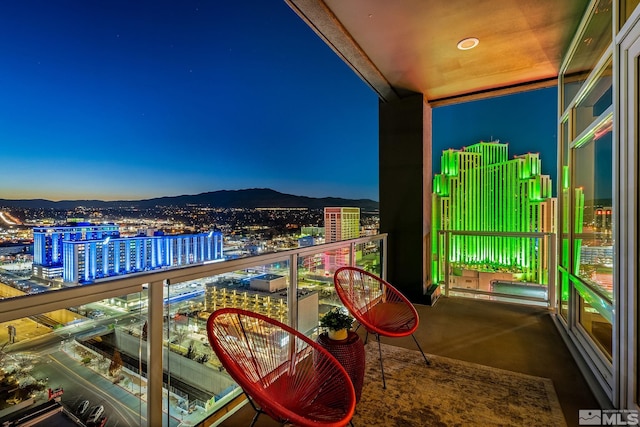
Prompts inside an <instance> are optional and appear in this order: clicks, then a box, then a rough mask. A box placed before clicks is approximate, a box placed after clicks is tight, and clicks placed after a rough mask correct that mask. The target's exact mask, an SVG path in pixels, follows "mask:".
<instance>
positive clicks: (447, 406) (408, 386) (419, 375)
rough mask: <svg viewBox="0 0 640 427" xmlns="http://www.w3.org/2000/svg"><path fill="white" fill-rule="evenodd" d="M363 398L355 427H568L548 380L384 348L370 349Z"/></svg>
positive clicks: (374, 346) (370, 346)
mask: <svg viewBox="0 0 640 427" xmlns="http://www.w3.org/2000/svg"><path fill="white" fill-rule="evenodd" d="M365 352H366V361H367V362H366V369H365V379H364V387H363V389H362V397H361V399H360V402H359V403H358V405H357V406H356V413H355V416H354V417H353V424H354V425H355V426H356V427H360V426H367V427H372V426H383V427H395V426H397V427H400V426H402V427H410V426H420V427H422V426H447V427H449V426H483V427H484V426H566V425H567V424H566V421H565V419H564V415H563V414H562V409H561V408H560V403H559V402H558V397H557V395H556V392H555V389H554V387H553V382H552V381H551V380H550V379H548V378H541V377H534V376H530V375H525V374H520V373H517V372H511V371H505V370H502V369H496V368H491V367H488V366H483V365H477V364H474V363H468V362H464V361H460V360H454V359H449V358H446V357H440V356H433V355H429V356H428V357H429V359H430V360H431V365H430V366H426V364H425V363H424V359H422V355H421V354H420V352H418V351H411V350H407V349H404V348H399V347H394V346H390V345H385V344H382V357H383V360H384V372H385V377H386V380H387V388H386V390H385V389H383V388H382V376H381V374H380V363H379V360H378V344H377V342H375V341H370V342H369V343H368V344H367V345H366V346H365Z"/></svg>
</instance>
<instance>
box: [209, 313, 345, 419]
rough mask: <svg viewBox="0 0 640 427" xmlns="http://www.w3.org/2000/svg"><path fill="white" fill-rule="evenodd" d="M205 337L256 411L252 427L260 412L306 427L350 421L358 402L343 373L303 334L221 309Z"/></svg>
mask: <svg viewBox="0 0 640 427" xmlns="http://www.w3.org/2000/svg"><path fill="white" fill-rule="evenodd" d="M207 335H208V337H209V342H210V344H211V347H212V348H213V350H214V351H215V353H216V355H217V356H218V359H219V360H220V363H221V364H222V366H224V368H225V369H226V370H227V372H228V373H229V375H230V376H231V378H233V380H234V381H236V382H237V383H238V385H239V386H240V387H242V390H243V391H244V392H245V394H246V395H247V396H248V397H249V402H251V404H252V405H253V406H254V408H255V409H256V411H257V413H256V417H254V419H253V423H255V421H256V419H257V417H258V415H259V414H260V413H263V412H264V413H266V414H268V415H269V416H271V417H272V418H274V419H275V420H277V421H280V422H283V423H292V424H294V425H296V426H309V427H312V426H316V427H320V426H324V427H342V426H344V425H346V424H348V423H349V421H350V420H351V418H352V417H353V413H354V410H355V404H356V402H355V399H356V396H355V390H354V388H353V384H352V383H351V380H350V378H349V376H348V375H347V372H346V371H345V369H344V368H343V367H342V366H341V365H340V363H339V362H338V361H337V360H336V359H335V358H334V357H333V356H332V355H331V354H330V353H329V352H328V351H327V350H325V349H324V348H322V347H321V346H320V345H318V344H317V343H316V342H315V341H312V340H311V339H309V338H308V337H307V336H305V335H304V334H302V333H300V332H298V331H296V330H295V329H292V328H290V327H289V326H287V325H285V324H283V323H281V322H278V321H277V320H274V319H270V318H268V317H266V316H263V315H261V314H258V313H253V312H250V311H246V310H241V309H237V308H224V309H221V310H217V311H215V312H213V313H212V314H211V316H209V320H208V321H207ZM254 402H255V403H254ZM255 404H257V406H258V407H256V406H255ZM253 423H252V425H253Z"/></svg>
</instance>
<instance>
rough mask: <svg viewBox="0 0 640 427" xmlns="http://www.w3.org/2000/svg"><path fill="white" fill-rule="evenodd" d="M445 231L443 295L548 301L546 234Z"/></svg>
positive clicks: (549, 240) (548, 241) (547, 239)
mask: <svg viewBox="0 0 640 427" xmlns="http://www.w3.org/2000/svg"><path fill="white" fill-rule="evenodd" d="M505 234H506V233H488V232H484V233H481V232H478V233H477V234H474V232H446V233H443V235H444V236H445V242H444V243H443V244H442V245H441V246H442V248H445V250H444V251H442V252H440V253H442V257H443V258H444V259H440V260H436V263H435V264H437V265H439V266H442V267H441V268H444V271H442V273H441V274H443V275H444V276H445V277H446V284H447V286H448V292H449V294H450V295H453V296H473V297H475V298H481V299H490V300H496V301H500V300H510V301H520V302H525V303H530V304H537V305H545V306H546V305H547V304H548V303H549V292H548V284H549V268H550V267H551V265H552V264H551V263H550V261H551V260H550V259H549V257H550V245H551V237H552V235H551V234H540V233H511V235H505Z"/></svg>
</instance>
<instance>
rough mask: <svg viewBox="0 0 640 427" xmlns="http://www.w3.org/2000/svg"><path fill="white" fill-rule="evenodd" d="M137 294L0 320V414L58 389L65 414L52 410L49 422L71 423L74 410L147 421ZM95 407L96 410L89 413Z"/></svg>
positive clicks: (142, 314)
mask: <svg viewBox="0 0 640 427" xmlns="http://www.w3.org/2000/svg"><path fill="white" fill-rule="evenodd" d="M144 298H145V295H143V294H142V293H133V294H129V295H123V296H120V297H116V298H110V299H108V300H102V301H97V302H94V303H89V304H85V305H82V306H79V307H67V308H66V309H60V310H56V311H53V312H48V313H41V314H38V315H35V316H31V317H28V318H20V319H15V320H12V321H9V322H6V323H5V324H2V325H0V341H1V342H5V343H7V345H5V346H3V347H2V351H1V352H0V354H1V357H0V419H1V420H3V421H10V420H11V419H12V418H13V417H14V416H17V414H19V412H17V411H18V410H19V408H23V409H22V410H23V411H27V412H29V411H33V410H34V409H35V408H36V407H37V406H38V405H40V404H42V403H44V402H47V401H48V400H49V399H50V398H54V397H59V399H60V400H59V403H60V404H61V405H62V407H63V408H64V409H65V410H66V411H67V413H68V414H72V415H68V414H65V413H59V414H56V415H55V416H53V417H51V418H48V419H47V421H46V422H47V423H49V424H50V425H70V423H71V422H72V421H71V420H72V419H73V418H74V417H75V418H77V419H79V420H80V421H81V422H83V423H85V424H90V423H92V422H94V421H99V420H101V419H103V418H107V420H108V422H109V425H140V426H142V425H146V411H147V408H146V403H145V401H146V372H145V371H146V369H145V365H144V364H143V363H141V361H140V360H139V357H138V355H139V354H140V352H141V349H142V347H141V345H142V344H141V341H140V336H141V332H142V325H143V324H144V321H145V319H146V311H145V310H144V309H143V308H142V305H141V304H139V303H136V302H139V301H140V300H142V299H144ZM123 337H124V339H123ZM85 402H86V403H85ZM97 407H102V410H96V408H97ZM94 410H95V411H96V413H97V412H98V411H101V414H100V415H97V416H95V417H91V414H92V413H94ZM58 417H59V418H58ZM177 424H178V423H177V421H174V422H172V423H167V424H165V425H167V426H169V425H171V426H175V425H177Z"/></svg>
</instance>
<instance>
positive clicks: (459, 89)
mask: <svg viewBox="0 0 640 427" xmlns="http://www.w3.org/2000/svg"><path fill="white" fill-rule="evenodd" d="M285 1H286V2H287V3H288V4H289V5H290V6H291V7H292V8H293V10H294V11H295V12H296V13H298V15H300V17H301V18H302V19H303V20H305V21H306V22H307V24H308V25H309V26H310V27H311V28H313V30H314V31H316V33H317V34H318V35H319V36H320V37H321V38H322V39H324V41H325V42H326V43H327V44H328V45H329V46H330V47H331V48H332V49H333V50H334V51H335V52H336V53H337V54H338V55H339V56H340V57H342V59H343V60H344V61H345V62H346V63H347V64H348V65H349V66H351V68H352V69H353V70H354V71H355V72H356V73H357V74H358V75H359V76H360V77H361V78H362V79H363V80H364V81H365V82H366V83H367V84H369V85H370V86H371V87H372V88H373V89H374V90H375V91H376V92H377V93H378V94H379V95H380V98H381V99H383V100H387V101H388V100H393V99H397V98H402V97H403V96H405V95H407V94H409V93H415V92H418V93H423V94H424V95H425V96H426V98H427V99H428V100H429V102H430V103H431V104H432V105H444V104H450V103H457V102H462V101H466V100H471V99H479V98H484V97H489V96H494V95H501V94H506V93H513V92H519V91H522V90H526V89H531V88H535V87H545V86H550V85H553V84H555V83H556V78H557V75H558V69H559V67H560V62H561V60H562V56H563V54H564V53H565V51H566V50H567V47H568V45H569V43H570V41H571V37H572V35H573V33H574V31H575V29H576V28H577V26H578V24H579V21H580V18H581V17H582V14H583V13H584V11H585V8H586V6H587V3H588V1H587V0H561V1H559V0H491V1H489V0H479V1H475V2H473V1H469V0H325V1H322V0H285ZM467 37H475V38H478V39H479V41H480V43H479V45H478V46H477V47H476V48H474V49H471V50H467V51H463V50H459V49H458V48H457V44H458V42H459V41H460V40H462V39H464V38H467Z"/></svg>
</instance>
